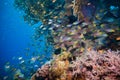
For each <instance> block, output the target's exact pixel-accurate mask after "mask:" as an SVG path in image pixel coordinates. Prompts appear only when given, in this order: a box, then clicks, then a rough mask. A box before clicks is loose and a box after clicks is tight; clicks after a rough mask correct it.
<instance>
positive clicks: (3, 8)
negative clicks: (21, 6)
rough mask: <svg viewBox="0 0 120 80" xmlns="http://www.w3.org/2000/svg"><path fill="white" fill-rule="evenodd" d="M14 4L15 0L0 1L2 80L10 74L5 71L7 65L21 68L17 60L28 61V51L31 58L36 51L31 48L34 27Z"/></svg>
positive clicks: (0, 71)
mask: <svg viewBox="0 0 120 80" xmlns="http://www.w3.org/2000/svg"><path fill="white" fill-rule="evenodd" d="M13 3H14V0H0V80H2V79H3V77H4V76H6V75H8V74H9V73H7V72H6V71H5V65H6V63H10V65H13V66H19V62H18V59H16V58H18V57H20V56H22V57H23V58H24V59H26V60H27V58H28V56H26V54H25V52H27V49H30V51H29V57H31V56H32V54H31V53H32V52H33V51H34V48H33V46H31V43H32V36H33V33H34V27H31V26H30V25H28V24H27V23H25V22H24V20H23V17H22V12H20V11H18V10H16V9H15V8H14V6H13ZM43 45H44V44H43ZM14 58H15V59H14Z"/></svg>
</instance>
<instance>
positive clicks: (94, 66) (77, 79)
mask: <svg viewBox="0 0 120 80" xmlns="http://www.w3.org/2000/svg"><path fill="white" fill-rule="evenodd" d="M119 53H120V52H113V51H110V50H109V51H104V52H102V53H100V52H97V51H94V50H91V51H87V52H85V53H83V54H84V55H81V56H79V57H78V56H75V57H73V55H71V54H69V53H67V52H63V53H62V54H59V55H57V56H56V57H55V58H53V60H52V61H51V62H50V63H49V64H45V65H43V66H42V67H41V68H39V69H38V71H37V72H36V73H35V74H34V75H33V76H32V78H31V80H102V79H104V80H119V79H120V54H119ZM73 58H74V59H73ZM33 78H34V79H33Z"/></svg>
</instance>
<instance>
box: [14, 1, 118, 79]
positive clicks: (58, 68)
mask: <svg viewBox="0 0 120 80" xmlns="http://www.w3.org/2000/svg"><path fill="white" fill-rule="evenodd" d="M117 1H119V0H115V2H114V3H113V1H109V0H35V1H31V0H26V1H24V0H15V6H16V7H17V8H19V9H21V10H23V11H24V12H25V15H24V19H25V21H28V22H29V23H31V24H35V23H37V22H40V21H42V24H41V25H40V26H38V28H36V35H35V39H37V38H38V39H39V37H40V36H41V35H45V37H46V39H47V42H48V43H50V45H52V46H53V47H54V52H53V53H54V56H53V59H52V60H51V61H50V63H46V64H44V65H43V66H42V67H41V68H39V69H38V71H37V72H36V73H35V74H34V75H33V76H32V78H31V80H119V79H120V52H119V50H120V35H119V34H120V15H119V14H120V6H119V5H120V3H117ZM108 2H109V4H107V3H108ZM109 49H111V50H112V51H110V50H109ZM113 50H115V51H118V52H114V51H113Z"/></svg>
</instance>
